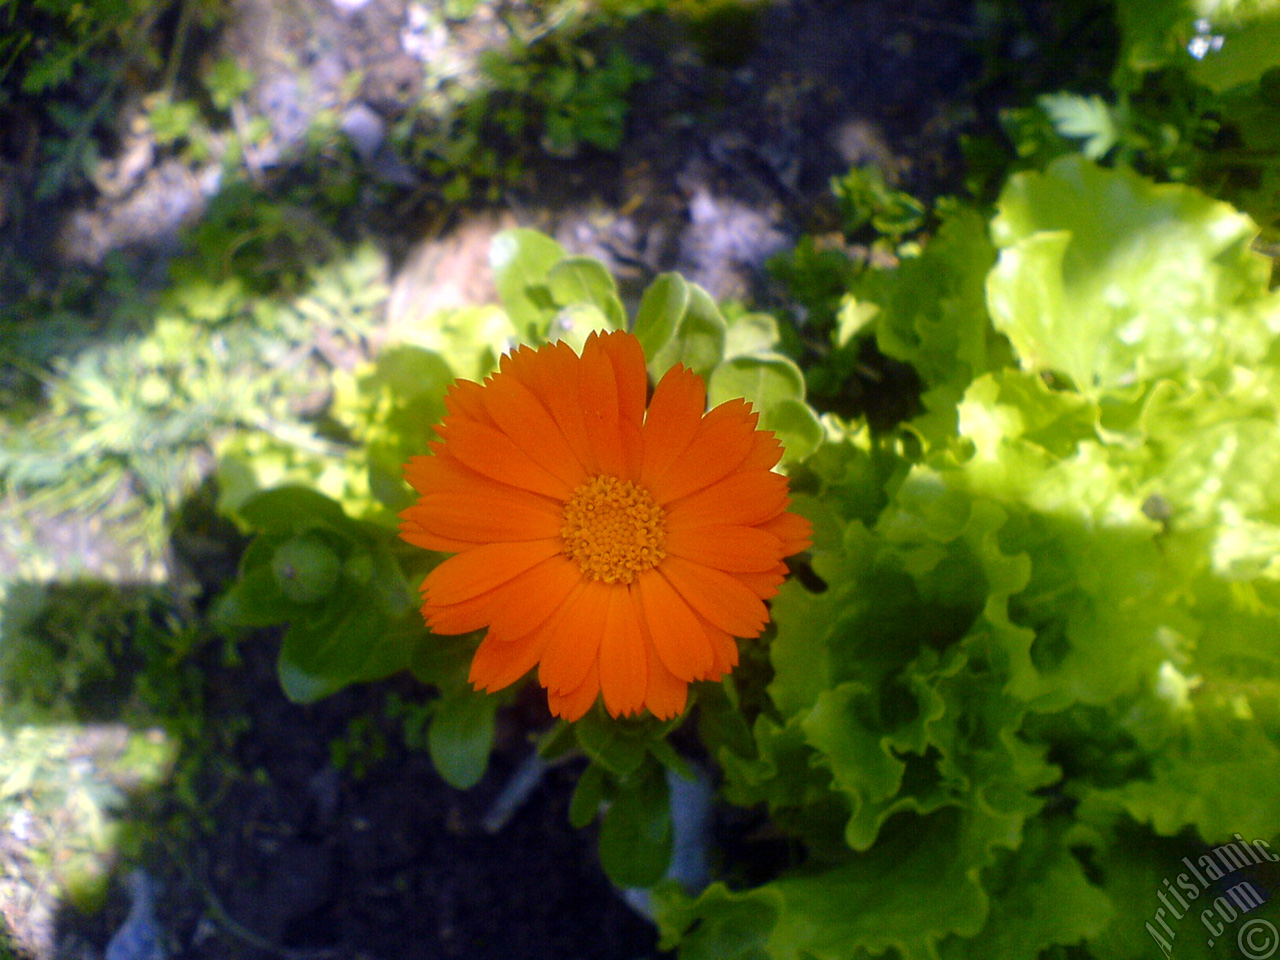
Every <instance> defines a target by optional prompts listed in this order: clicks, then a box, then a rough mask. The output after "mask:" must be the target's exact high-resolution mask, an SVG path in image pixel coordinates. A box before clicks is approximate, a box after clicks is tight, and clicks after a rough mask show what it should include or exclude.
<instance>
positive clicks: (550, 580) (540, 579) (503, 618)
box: [493, 555, 582, 637]
mask: <svg viewBox="0 0 1280 960" xmlns="http://www.w3.org/2000/svg"><path fill="white" fill-rule="evenodd" d="M581 582H582V570H581V568H579V566H578V565H577V564H576V563H573V562H572V561H570V560H569V559H568V558H567V557H565V556H563V555H558V556H554V557H552V558H551V559H550V560H545V561H543V562H542V563H540V564H538V565H537V566H536V567H534V568H532V569H531V570H529V571H528V572H527V573H524V574H521V575H520V576H519V577H517V578H516V579H515V580H512V581H511V582H510V583H508V584H506V585H505V586H503V587H499V588H498V589H499V591H501V592H500V593H498V592H495V595H494V599H495V603H494V611H493V628H494V629H495V630H497V631H498V632H499V633H500V634H502V635H503V636H504V637H517V636H520V635H521V634H524V633H527V632H528V631H530V630H532V629H534V628H535V627H538V626H540V625H542V624H543V623H545V622H546V621H547V620H548V619H549V618H550V617H551V615H552V614H553V613H555V612H556V611H557V610H559V609H560V607H561V606H563V605H564V603H565V602H566V601H567V600H568V599H569V595H570V594H571V593H572V592H573V589H574V587H576V586H577V585H578V584H579V583H581Z"/></svg>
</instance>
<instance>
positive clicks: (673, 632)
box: [634, 572, 715, 680]
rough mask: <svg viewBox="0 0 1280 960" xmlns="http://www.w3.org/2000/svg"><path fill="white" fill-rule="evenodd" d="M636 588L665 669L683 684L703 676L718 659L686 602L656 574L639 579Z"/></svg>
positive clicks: (646, 621)
mask: <svg viewBox="0 0 1280 960" xmlns="http://www.w3.org/2000/svg"><path fill="white" fill-rule="evenodd" d="M634 588H635V592H636V594H637V596H638V597H639V600H640V608H641V610H642V611H643V612H644V619H645V624H646V625H647V626H648V628H649V637H650V642H651V643H652V644H653V645H654V648H655V649H656V650H657V652H658V656H659V657H660V658H661V659H662V662H663V664H664V665H665V668H666V669H667V670H669V671H670V672H671V673H672V674H674V675H675V676H676V677H679V678H680V679H681V680H696V679H698V678H699V677H701V676H703V675H704V674H705V673H706V672H707V670H709V669H710V667H711V664H712V663H713V662H714V659H715V655H714V652H713V651H712V649H711V644H710V642H708V640H707V638H706V635H705V634H704V633H703V630H702V627H701V626H699V624H698V618H697V617H696V616H694V613H693V611H692V610H690V609H689V605H688V604H687V603H685V601H684V598H683V597H681V596H680V594H678V593H676V591H675V589H674V588H673V587H672V586H671V584H670V583H668V582H667V581H666V580H665V579H663V578H662V577H661V576H659V575H658V574H657V573H653V572H651V573H648V574H645V575H642V576H640V577H639V578H638V579H637V580H636V581H635V585H634Z"/></svg>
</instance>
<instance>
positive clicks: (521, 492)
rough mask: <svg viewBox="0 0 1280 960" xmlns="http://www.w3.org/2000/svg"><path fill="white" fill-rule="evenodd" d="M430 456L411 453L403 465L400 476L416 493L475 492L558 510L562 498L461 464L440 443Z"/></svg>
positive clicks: (560, 506)
mask: <svg viewBox="0 0 1280 960" xmlns="http://www.w3.org/2000/svg"><path fill="white" fill-rule="evenodd" d="M432 447H433V449H435V451H436V452H435V454H434V456H430V457H412V458H411V459H410V460H409V462H408V463H407V464H406V465H405V468H404V476H405V479H406V480H408V481H409V484H410V485H411V486H412V487H413V488H414V489H415V490H417V491H418V493H420V494H428V493H478V494H482V495H484V496H489V497H498V498H501V499H504V500H511V501H513V502H517V503H522V504H525V505H527V506H530V507H544V508H549V509H552V510H560V509H562V507H563V503H564V501H563V500H561V499H560V498H558V497H547V496H543V495H542V494H537V493H534V492H533V491H532V490H525V489H522V488H520V487H513V486H512V485H511V484H509V483H504V482H502V481H500V480H495V479H493V478H491V477H486V476H485V475H484V474H481V473H476V472H475V471H474V470H472V469H471V468H470V467H468V466H465V465H464V464H463V463H462V462H461V461H460V460H458V458H457V457H455V456H454V455H453V454H451V453H450V452H449V451H448V450H447V449H446V448H445V445H444V444H443V443H440V442H439V441H437V442H435V443H433V444H432Z"/></svg>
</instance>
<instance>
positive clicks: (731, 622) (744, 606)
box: [657, 556, 769, 637]
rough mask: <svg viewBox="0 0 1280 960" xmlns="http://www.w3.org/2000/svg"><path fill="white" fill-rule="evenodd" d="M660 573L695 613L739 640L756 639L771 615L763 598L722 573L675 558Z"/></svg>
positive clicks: (659, 570) (671, 558) (668, 561)
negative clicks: (741, 638)
mask: <svg viewBox="0 0 1280 960" xmlns="http://www.w3.org/2000/svg"><path fill="white" fill-rule="evenodd" d="M657 570H658V572H659V573H661V574H662V575H663V576H664V577H666V578H667V581H668V582H669V583H670V584H671V586H673V587H675V589H676V591H677V592H678V593H679V594H680V596H682V597H684V599H685V601H686V602H687V603H688V604H689V606H690V607H692V608H693V610H694V612H696V613H699V614H701V615H702V616H704V617H706V618H707V619H708V620H710V621H711V623H712V624H714V625H715V626H717V627H719V628H720V629H722V630H726V631H728V632H729V633H731V634H733V635H734V636H735V637H754V636H755V635H756V634H758V633H759V632H760V631H761V630H762V629H764V625H765V623H767V622H768V619H769V613H768V611H767V610H766V609H765V606H764V604H763V603H762V602H761V601H760V598H759V597H757V596H756V595H755V594H754V593H752V592H751V591H750V590H749V589H747V587H746V586H745V585H744V584H743V583H742V581H741V580H738V579H736V578H735V577H732V576H730V575H729V574H727V573H725V572H724V571H722V570H714V569H712V568H711V567H704V566H703V565H702V564H700V563H693V562H691V561H689V560H685V559H684V558H682V557H672V556H668V557H667V558H666V559H665V560H663V561H662V563H661V565H660V566H658V568H657Z"/></svg>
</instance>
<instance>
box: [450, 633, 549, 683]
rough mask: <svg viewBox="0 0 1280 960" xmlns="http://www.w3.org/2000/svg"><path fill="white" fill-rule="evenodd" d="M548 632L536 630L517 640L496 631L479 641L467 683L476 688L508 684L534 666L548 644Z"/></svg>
mask: <svg viewBox="0 0 1280 960" xmlns="http://www.w3.org/2000/svg"><path fill="white" fill-rule="evenodd" d="M546 643H547V635H546V632H545V631H542V630H533V631H531V632H530V633H527V634H525V635H524V636H523V637H520V638H518V639H516V640H507V639H504V638H503V637H501V636H499V635H498V634H496V633H494V631H492V630H490V631H489V633H488V635H487V636H486V637H485V638H484V639H483V640H481V641H480V646H479V647H478V648H477V649H476V655H475V656H474V657H473V658H472V660H471V671H470V672H469V673H468V674H467V680H468V682H469V683H470V684H471V685H472V686H473V687H475V688H476V689H477V690H488V691H489V692H491V693H492V692H493V691H494V690H501V689H502V688H503V687H509V686H511V684H513V683H515V682H516V681H517V680H519V679H520V678H521V677H523V676H524V675H525V674H526V673H528V672H529V671H530V670H532V669H533V667H534V665H535V664H536V663H537V662H538V658H539V657H541V656H542V650H543V647H545V646H546Z"/></svg>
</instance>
